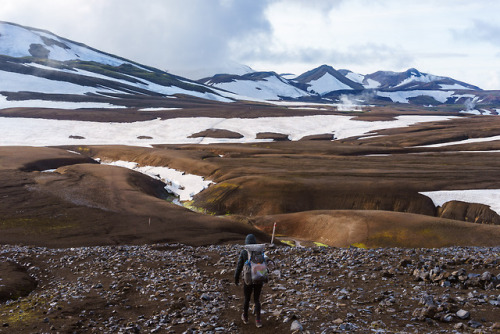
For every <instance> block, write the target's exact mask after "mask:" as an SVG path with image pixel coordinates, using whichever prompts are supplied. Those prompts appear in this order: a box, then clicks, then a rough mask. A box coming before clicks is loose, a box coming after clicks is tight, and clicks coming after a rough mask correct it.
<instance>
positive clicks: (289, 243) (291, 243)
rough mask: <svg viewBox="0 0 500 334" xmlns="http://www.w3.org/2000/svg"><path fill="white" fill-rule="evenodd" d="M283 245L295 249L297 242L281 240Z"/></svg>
mask: <svg viewBox="0 0 500 334" xmlns="http://www.w3.org/2000/svg"><path fill="white" fill-rule="evenodd" d="M280 242H281V243H284V244H285V245H288V246H291V247H295V242H293V241H291V240H280Z"/></svg>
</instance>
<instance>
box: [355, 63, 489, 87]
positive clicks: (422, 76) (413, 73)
mask: <svg viewBox="0 0 500 334" xmlns="http://www.w3.org/2000/svg"><path fill="white" fill-rule="evenodd" d="M368 80H373V81H376V82H378V83H380V85H379V86H378V87H377V88H378V89H397V90H416V89H419V90H422V89H430V90H452V89H455V90H462V89H467V90H480V88H479V87H476V86H473V85H470V84H467V83H465V82H461V81H458V80H455V79H452V78H448V77H441V76H437V75H432V74H427V73H422V72H419V71H418V70H417V69H415V68H410V69H408V70H407V71H405V72H390V71H378V72H375V73H372V74H367V75H365V76H364V79H363V84H364V85H366V84H367V83H368ZM365 87H366V86H365Z"/></svg>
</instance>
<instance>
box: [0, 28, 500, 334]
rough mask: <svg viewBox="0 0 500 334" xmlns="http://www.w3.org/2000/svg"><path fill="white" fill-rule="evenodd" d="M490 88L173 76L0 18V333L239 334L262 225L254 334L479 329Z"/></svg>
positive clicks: (491, 204)
mask: <svg viewBox="0 0 500 334" xmlns="http://www.w3.org/2000/svg"><path fill="white" fill-rule="evenodd" d="M499 92H500V91H488V90H482V89H481V88H479V87H477V86H475V85H472V84H469V83H465V82H462V81H458V80H455V79H453V78H449V77H444V76H439V75H434V74H428V73H423V72H420V71H418V70H417V69H415V68H410V69H408V70H406V71H403V72H392V71H377V72H374V73H371V74H366V75H364V74H359V73H354V72H352V71H350V70H347V69H340V70H337V69H335V68H333V67H331V66H329V65H321V66H319V67H316V68H314V69H312V70H309V71H306V72H304V73H303V74H299V75H290V74H287V75H283V74H278V73H276V72H273V71H253V70H252V69H250V68H249V67H245V73H244V74H234V73H218V74H216V75H214V76H211V77H207V78H192V79H188V78H183V77H180V76H177V75H174V74H171V73H169V72H168V71H165V70H160V69H157V68H153V67H150V66H146V65H143V64H139V63H137V62H134V61H130V60H127V59H125V58H122V57H120V56H115V55H112V54H108V53H104V52H101V51H99V50H96V49H93V48H91V47H89V46H86V45H85V44H82V43H78V42H75V41H71V40H68V39H66V38H63V37H59V36H57V35H55V34H52V33H50V32H48V31H44V30H40V29H36V28H29V27H24V26H20V25H17V24H13V23H8V22H0V133H1V135H0V199H1V201H0V303H1V304H0V325H1V327H0V333H12V332H16V333H32V332H48V331H54V332H64V333H66V332H68V333H69V332H71V333H73V332H75V333H103V332H109V333H112V332H113V333H114V332H116V333H139V332H147V333H199V332H209V333H238V332H245V333H247V332H248V333H254V332H257V330H255V329H253V326H252V328H251V329H250V328H249V327H246V328H245V327H243V324H242V323H240V321H239V317H240V314H239V313H240V304H241V302H242V301H241V299H240V296H239V292H240V291H239V290H240V289H239V288H237V287H236V286H235V285H234V284H233V277H232V275H233V272H234V266H235V261H236V256H237V254H238V252H239V251H240V249H241V247H240V246H239V245H241V244H242V243H243V241H244V240H245V236H246V235H247V234H250V233H252V234H254V235H255V236H256V237H257V239H258V241H259V242H261V243H266V244H270V241H271V234H272V232H273V226H276V239H275V244H274V245H269V246H268V254H269V255H271V256H272V258H273V259H274V260H276V263H277V265H276V267H275V268H272V269H273V271H272V280H271V282H270V283H269V285H267V286H266V287H265V289H266V290H267V291H265V293H266V295H265V297H264V328H263V330H264V332H266V333H271V332H273V333H276V332H288V331H290V332H294V331H295V332H296V331H298V330H299V329H298V328H300V327H303V328H302V330H305V331H306V332H310V333H316V332H321V333H336V332H360V333H362V332H367V331H374V332H381V333H384V332H387V333H389V332H426V333H439V332H443V331H446V332H452V331H457V332H473V331H474V330H476V329H478V330H480V331H481V332H492V333H495V332H497V331H498V330H499V328H500V319H499V318H498V307H499V305H500V298H499V297H498V291H499V289H500V271H499V270H500V249H499V245H500V204H499V200H500V117H499V115H500V114H499V113H500V93H499ZM294 326H295V327H294ZM297 326H300V327H297ZM302 330H300V331H302ZM259 332H261V331H259Z"/></svg>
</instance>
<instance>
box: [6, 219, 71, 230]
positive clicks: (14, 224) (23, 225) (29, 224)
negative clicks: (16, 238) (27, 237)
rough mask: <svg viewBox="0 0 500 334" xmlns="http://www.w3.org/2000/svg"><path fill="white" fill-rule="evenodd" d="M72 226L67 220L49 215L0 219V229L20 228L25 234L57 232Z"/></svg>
mask: <svg viewBox="0 0 500 334" xmlns="http://www.w3.org/2000/svg"><path fill="white" fill-rule="evenodd" d="M74 227H75V225H74V224H71V223H69V222H68V221H67V220H56V219H54V218H50V217H43V218H19V217H17V218H1V219H0V230H9V229H22V230H24V232H25V234H37V233H46V232H57V231H60V230H65V229H71V228H74Z"/></svg>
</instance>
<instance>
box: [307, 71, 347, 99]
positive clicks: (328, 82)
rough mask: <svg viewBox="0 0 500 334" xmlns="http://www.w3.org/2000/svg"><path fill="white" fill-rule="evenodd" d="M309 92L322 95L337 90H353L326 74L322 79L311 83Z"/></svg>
mask: <svg viewBox="0 0 500 334" xmlns="http://www.w3.org/2000/svg"><path fill="white" fill-rule="evenodd" d="M309 85H310V86H309V87H308V88H307V90H308V91H309V92H312V91H314V92H316V93H318V94H320V95H323V94H325V93H329V92H333V91H336V90H352V89H353V88H352V87H350V86H348V85H346V84H345V83H343V82H341V81H340V80H339V79H337V78H335V77H334V76H333V75H331V74H329V73H325V74H324V75H323V76H322V77H321V78H319V79H317V80H312V81H310V82H309Z"/></svg>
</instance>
